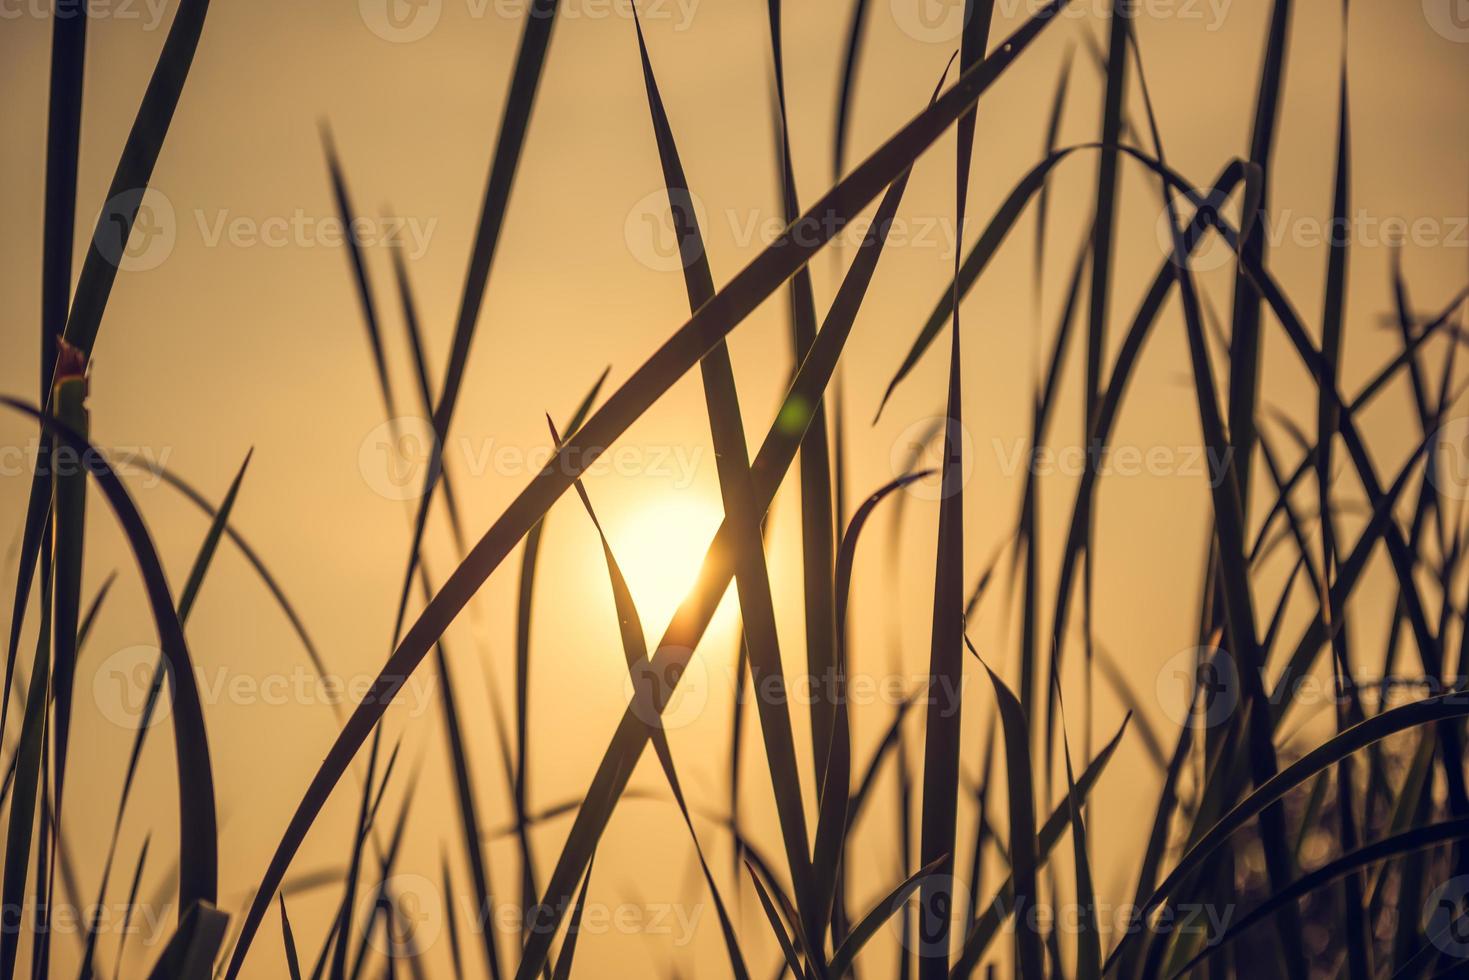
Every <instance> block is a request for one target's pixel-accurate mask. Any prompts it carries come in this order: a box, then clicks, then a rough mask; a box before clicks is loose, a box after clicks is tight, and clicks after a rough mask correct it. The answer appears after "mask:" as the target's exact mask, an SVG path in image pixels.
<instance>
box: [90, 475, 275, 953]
mask: <svg viewBox="0 0 1469 980" xmlns="http://www.w3.org/2000/svg"><path fill="white" fill-rule="evenodd" d="M251 455H253V450H252V451H251V452H247V453H246V454H245V461H244V462H243V463H241V464H240V468H239V470H238V471H237V472H236V473H235V477H234V479H233V480H232V481H231V482H230V486H229V489H228V490H227V491H226V492H225V495H224V500H223V501H222V502H221V503H220V506H219V510H217V511H216V512H215V513H214V517H213V520H211V521H210V524H209V530H208V531H207V532H205V535H204V541H203V543H202V544H201V545H200V547H199V552H198V554H196V555H195V556H194V564H193V565H192V566H191V567H190V568H189V578H188V580H187V581H186V582H185V583H184V588H183V591H182V592H180V593H179V604H178V616H179V624H180V625H181V626H182V625H183V624H185V623H187V622H188V619H189V613H190V612H191V611H192V610H193V608H194V600H195V599H196V598H197V597H198V595H199V590H200V588H202V587H203V585H204V576H205V573H206V572H208V570H209V566H210V564H211V562H212V561H213V559H214V554H215V552H216V551H217V550H218V548H219V541H220V537H221V535H222V533H223V531H224V529H225V527H227V526H228V524H229V519H230V514H231V513H232V512H233V511H234V507H235V500H236V498H237V497H238V496H239V493H240V484H241V483H242V482H244V479H245V470H246V468H247V467H249V465H250V457H251ZM99 601H100V597H99ZM164 663H165V662H164V661H163V660H162V659H160V660H159V661H158V662H157V664H155V665H154V669H153V678H152V680H151V681H150V682H149V685H148V695H147V700H146V701H145V702H144V704H143V712H142V714H141V715H139V717H138V726H137V732H136V734H134V736H133V747H132V751H131V752H130V753H129V755H128V764H127V769H126V771H125V772H124V775H123V780H122V789H121V790H120V791H119V793H118V799H117V815H116V816H115V817H114V818H113V821H112V839H111V841H110V843H109V844H108V846H107V857H106V859H105V860H104V862H103V864H102V881H101V883H100V884H99V885H98V886H97V904H96V906H95V907H94V909H93V913H92V915H91V916H90V917H89V920H88V924H87V929H86V952H85V953H84V955H83V957H82V970H81V973H82V976H83V977H89V976H91V967H92V962H93V958H94V955H95V953H96V945H97V917H98V915H100V913H101V912H102V910H103V909H104V908H105V907H106V906H105V905H104V904H103V903H104V902H105V901H106V897H107V885H108V882H109V881H110V880H111V878H112V863H113V860H114V858H115V857H116V855H117V843H118V838H119V837H120V836H121V834H122V820H123V815H124V814H125V813H126V812H127V805H128V801H129V800H130V799H131V798H132V791H133V779H134V777H136V776H137V772H138V763H139V761H140V760H141V759H142V756H143V742H144V740H145V739H146V738H147V735H148V732H149V731H150V730H152V727H153V724H152V719H153V715H154V712H155V711H156V709H157V705H158V698H159V696H160V694H161V693H162V690H163V683H164V674H165V670H164Z"/></svg>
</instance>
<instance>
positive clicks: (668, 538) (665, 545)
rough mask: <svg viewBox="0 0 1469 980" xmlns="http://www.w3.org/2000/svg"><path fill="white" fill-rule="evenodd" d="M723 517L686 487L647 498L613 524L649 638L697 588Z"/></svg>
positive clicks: (616, 547) (715, 505) (619, 556)
mask: <svg viewBox="0 0 1469 980" xmlns="http://www.w3.org/2000/svg"><path fill="white" fill-rule="evenodd" d="M723 518H724V511H723V510H721V509H720V507H719V505H718V503H717V502H715V501H712V500H709V499H707V498H706V497H703V496H701V495H698V494H694V493H687V492H685V493H679V494H674V495H668V496H664V497H661V498H655V499H652V500H648V501H645V502H643V503H641V504H639V505H638V507H637V508H636V509H635V510H633V511H631V512H630V513H629V514H628V516H627V517H626V518H625V519H624V520H623V521H621V522H620V523H619V525H618V526H617V527H615V528H610V529H609V534H610V535H611V539H612V547H613V549H614V551H615V553H616V555H617V561H618V564H619V565H621V566H622V573H623V575H625V576H626V577H627V583H628V588H630V589H631V590H632V594H633V600H634V601H635V602H636V603H637V606H638V616H639V617H640V618H641V619H642V621H643V630H644V631H645V632H646V633H648V634H650V642H656V640H657V637H658V636H659V635H661V633H662V632H663V627H665V626H666V625H667V624H668V621H669V620H670V619H672V618H673V614H674V612H675V610H677V609H678V605H679V603H680V602H682V601H683V598H684V596H685V595H686V594H687V593H688V591H689V589H691V588H692V587H693V585H694V579H695V577H696V576H697V575H698V574H699V566H700V564H701V563H702V562H703V560H704V554H705V553H706V552H707V551H708V550H709V543H710V542H711V541H713V540H714V535H715V533H716V532H717V531H718V530H719V522H720V521H721V520H723Z"/></svg>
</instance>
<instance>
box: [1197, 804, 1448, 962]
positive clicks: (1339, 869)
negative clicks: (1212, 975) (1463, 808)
mask: <svg viewBox="0 0 1469 980" xmlns="http://www.w3.org/2000/svg"><path fill="white" fill-rule="evenodd" d="M1466 837H1469V819H1466V818H1463V817H1460V818H1459V819H1457V820H1447V821H1444V822H1443V823H1436V824H1431V825H1429V826H1426V827H1415V828H1413V829H1412V830H1410V831H1406V832H1404V833H1401V834H1394V835H1393V836H1391V837H1388V838H1385V839H1383V840H1377V841H1373V842H1372V843H1370V844H1366V845H1363V846H1361V847H1358V848H1355V849H1353V850H1352V851H1350V852H1348V853H1347V854H1346V855H1344V856H1342V857H1339V858H1336V859H1335V860H1333V861H1330V862H1328V863H1327V864H1324V865H1322V866H1321V867H1320V868H1317V869H1316V870H1315V871H1312V872H1310V873H1309V874H1304V875H1302V876H1301V877H1300V878H1298V879H1296V880H1295V881H1293V882H1291V884H1290V886H1289V887H1288V888H1286V889H1285V890H1283V891H1280V892H1276V893H1275V894H1273V895H1271V896H1270V897H1269V898H1267V899H1266V900H1265V901H1263V902H1261V903H1260V904H1259V905H1257V906H1255V907H1254V908H1253V909H1251V910H1250V911H1249V913H1248V914H1247V915H1245V916H1244V918H1242V919H1239V920H1238V921H1236V922H1234V923H1232V924H1231V925H1230V926H1229V928H1228V929H1227V930H1226V931H1225V932H1224V933H1223V934H1222V935H1218V936H1215V937H1213V938H1211V939H1210V940H1209V941H1208V946H1207V948H1206V949H1205V950H1204V951H1203V952H1201V953H1199V954H1198V955H1197V956H1195V957H1194V958H1193V959H1191V960H1189V961H1188V962H1187V963H1186V964H1184V966H1183V968H1182V969H1180V970H1178V971H1177V972H1175V973H1174V974H1172V976H1173V977H1178V976H1182V975H1183V974H1185V973H1187V972H1188V971H1189V970H1191V969H1192V968H1194V967H1195V966H1197V965H1198V964H1200V963H1202V962H1204V961H1205V960H1206V959H1208V958H1209V957H1211V956H1213V955H1215V954H1216V953H1218V952H1219V950H1220V949H1222V948H1223V947H1224V946H1225V945H1226V944H1227V943H1229V942H1231V941H1233V940H1234V939H1235V938H1237V937H1238V936H1239V935H1240V934H1241V933H1243V932H1244V931H1245V930H1247V929H1249V928H1250V927H1251V926H1253V925H1255V924H1256V923H1258V922H1262V921H1264V920H1265V919H1267V918H1269V917H1270V916H1271V915H1272V914H1273V913H1274V912H1275V911H1276V910H1277V909H1279V908H1281V907H1283V906H1284V905H1285V904H1286V903H1288V902H1294V901H1297V900H1299V899H1301V898H1303V897H1305V896H1306V895H1309V894H1311V893H1312V892H1314V891H1316V890H1318V889H1320V888H1324V887H1325V886H1327V885H1330V884H1332V883H1334V882H1337V881H1340V880H1342V879H1344V878H1348V877H1350V876H1351V875H1354V874H1358V873H1359V872H1361V871H1362V869H1364V868H1367V867H1370V866H1371V865H1373V864H1376V863H1378V862H1379V861H1386V860H1389V859H1391V858H1395V857H1399V856H1401V855H1404V854H1410V853H1413V852H1416V851H1421V850H1423V849H1424V848H1428V847H1433V846H1435V845H1437V844H1444V843H1450V842H1452V843H1458V842H1459V841H1461V840H1464V839H1465V838H1466ZM1350 959H1351V954H1350V953H1349V954H1348V964H1349V965H1350Z"/></svg>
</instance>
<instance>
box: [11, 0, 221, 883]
mask: <svg viewBox="0 0 1469 980" xmlns="http://www.w3.org/2000/svg"><path fill="white" fill-rule="evenodd" d="M177 16H182V11H180V13H179V14H178V15H177ZM175 25H177V20H175ZM0 405H4V406H6V407H7V408H10V409H12V410H14V411H16V412H18V413H20V414H22V415H27V416H29V417H31V418H32V419H34V420H35V421H37V422H39V423H40V424H41V425H42V427H43V428H44V429H45V430H46V432H47V433H48V434H50V435H52V436H54V437H56V438H57V439H58V440H60V441H61V442H63V443H65V444H66V445H67V446H69V447H71V449H72V450H73V451H75V452H77V453H78V454H79V456H81V458H82V459H83V460H84V461H85V465H86V468H87V471H88V472H89V473H90V474H91V475H92V477H93V478H94V479H95V480H96V481H97V486H98V488H99V489H100V490H101V491H102V494H103V496H104V497H105V498H106V500H107V503H108V506H109V507H110V508H111V509H112V511H113V514H114V516H115V517H116V520H117V523H118V524H119V526H120V527H121V530H122V532H123V534H124V536H125V537H126V538H127V541H128V547H129V549H130V550H131V551H132V553H133V558H134V561H135V563H136V564H137V566H138V571H139V573H140V575H141V576H142V579H143V584H144V586H145V589H146V592H147V594H148V605H149V608H150V611H151V612H152V615H153V621H154V625H155V626H156V627H157V630H158V638H159V645H160V646H161V647H162V649H163V655H164V657H165V658H166V659H167V661H168V665H169V672H170V677H171V678H172V681H173V713H172V716H171V717H172V721H173V730H174V747H175V755H176V759H177V764H178V779H179V793H178V799H179V898H180V903H181V905H182V906H183V907H185V908H192V907H193V906H194V904H195V903H197V902H205V903H210V904H212V903H213V901H214V897H215V895H216V892H217V887H218V886H217V882H218V857H217V841H216V834H215V815H214V778H213V774H212V772H211V767H210V761H209V744H208V740H207V737H206V734H205V729H204V714H203V709H202V706H201V704H200V701H199V690H198V687H197V685H196V683H195V678H194V669H193V664H192V661H191V659H190V657H189V649H188V645H187V642H186V641H185V639H184V633H183V628H182V627H181V626H180V625H179V620H178V616H177V615H176V614H175V612H174V606H173V601H172V598H171V597H170V594H169V589H168V581H167V579H166V578H165V577H164V574H163V566H162V563H161V562H160V561H159V559H158V552H157V550H156V549H155V548H154V546H153V540H152V537H151V536H150V535H149V533H148V529H147V526H146V525H145V524H144V523H143V518H142V516H141V515H140V514H139V513H138V510H137V508H136V507H135V506H134V505H133V502H132V498H131V497H130V496H129V495H128V492H127V489H126V488H125V487H124V486H123V485H122V481H121V480H119V479H118V477H117V474H116V473H114V472H113V470H112V467H111V466H109V465H108V463H107V461H106V459H105V458H104V457H103V455H102V454H101V453H100V452H99V451H98V450H97V449H96V447H94V446H92V445H91V443H89V442H88V441H87V440H86V439H85V438H83V437H81V436H80V435H78V434H77V433H75V432H74V431H72V430H71V429H69V428H67V427H65V426H63V425H61V424H60V423H58V422H57V421H55V420H54V419H52V418H51V417H50V416H47V415H45V414H44V413H42V412H40V411H38V410H37V409H36V408H34V407H33V406H30V405H27V404H26V403H25V402H22V401H20V400H18V399H14V398H10V397H8V396H0Z"/></svg>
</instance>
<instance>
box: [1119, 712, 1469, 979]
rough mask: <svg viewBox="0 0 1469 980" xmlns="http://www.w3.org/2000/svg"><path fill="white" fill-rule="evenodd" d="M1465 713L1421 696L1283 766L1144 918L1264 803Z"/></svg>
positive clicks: (1184, 862)
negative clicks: (1385, 743)
mask: <svg viewBox="0 0 1469 980" xmlns="http://www.w3.org/2000/svg"><path fill="white" fill-rule="evenodd" d="M1466 715H1469V697H1466V695H1465V694H1464V693H1463V692H1462V691H1452V692H1449V693H1447V694H1441V695H1439V696H1437V697H1433V698H1425V699H1423V700H1421V701H1414V702H1412V703H1409V704H1404V705H1400V706H1398V707H1396V708H1389V709H1388V710H1386V711H1384V712H1382V713H1380V714H1377V715H1374V716H1372V717H1371V718H1368V719H1366V720H1364V721H1361V722H1358V723H1357V724H1356V725H1353V726H1352V727H1351V728H1348V729H1347V730H1346V731H1344V732H1341V733H1339V734H1337V735H1335V736H1333V737H1332V738H1330V739H1328V740H1327V741H1325V742H1323V743H1322V744H1321V745H1318V746H1317V747H1316V748H1314V749H1312V750H1311V751H1310V752H1308V753H1306V754H1305V755H1303V756H1302V757H1301V758H1300V759H1297V760H1296V761H1295V762H1293V763H1291V764H1290V765H1289V766H1287V767H1286V768H1284V769H1282V770H1281V771H1280V772H1279V773H1278V774H1276V775H1275V777H1274V778H1272V779H1271V780H1270V781H1269V782H1267V783H1265V784H1264V785H1262V786H1259V787H1257V788H1256V789H1255V790H1254V791H1253V792H1252V793H1250V795H1248V796H1247V797H1245V798H1244V799H1243V800H1241V801H1240V802H1239V803H1237V804H1235V806H1234V807H1233V808H1232V809H1231V810H1230V811H1229V812H1228V813H1226V814H1225V815H1224V816H1223V817H1221V818H1220V819H1219V820H1218V822H1216V823H1215V824H1214V825H1213V826H1212V827H1210V828H1209V829H1208V830H1207V831H1205V832H1204V833H1203V834H1202V835H1200V836H1199V838H1198V840H1197V841H1195V843H1194V844H1193V846H1192V847H1190V848H1189V849H1188V851H1187V852H1186V853H1185V854H1184V855H1183V857H1181V858H1180V859H1179V861H1178V864H1177V865H1175V866H1174V868H1173V870H1172V871H1170V872H1169V873H1168V875H1167V877H1165V878H1164V879H1163V881H1162V882H1161V883H1160V884H1159V885H1158V887H1157V888H1155V889H1154V890H1153V893H1152V894H1151V895H1150V896H1149V897H1148V899H1147V901H1146V902H1143V903H1141V904H1140V905H1139V906H1138V910H1139V913H1140V915H1141V916H1142V917H1143V918H1145V919H1146V918H1147V917H1149V916H1151V914H1152V913H1153V911H1154V910H1156V909H1157V908H1158V907H1159V906H1160V905H1161V904H1162V903H1163V902H1165V901H1167V899H1168V897H1169V896H1170V895H1171V894H1172V893H1173V891H1174V889H1175V888H1177V887H1178V885H1179V884H1180V883H1181V882H1182V881H1183V880H1184V879H1186V878H1187V877H1188V875H1189V874H1191V873H1192V872H1193V871H1194V870H1196V869H1197V868H1198V867H1199V866H1200V864H1201V863H1202V862H1203V861H1204V860H1205V859H1206V858H1208V857H1209V856H1210V854H1212V853H1213V852H1214V851H1215V850H1216V849H1217V848H1218V847H1219V846H1220V845H1221V844H1222V843H1223V842H1224V841H1225V840H1226V839H1227V838H1228V837H1229V836H1230V835H1231V834H1233V833H1234V832H1235V831H1236V830H1238V829H1239V828H1240V827H1242V826H1244V825H1245V824H1246V823H1247V822H1249V821H1250V820H1251V819H1253V818H1254V817H1256V816H1258V815H1259V814H1260V813H1261V812H1262V811H1263V810H1265V808H1266V807H1268V806H1270V805H1271V804H1273V803H1275V802H1276V801H1278V800H1280V799H1281V798H1282V797H1283V796H1284V795H1285V794H1286V793H1287V792H1289V791H1290V790H1292V789H1294V788H1295V787H1296V786H1299V785H1301V784H1302V783H1303V782H1305V781H1306V780H1308V779H1310V778H1311V777H1313V776H1315V775H1316V774H1317V773H1319V772H1321V771H1323V770H1325V769H1327V768H1329V767H1331V766H1333V765H1335V764H1336V763H1337V762H1339V761H1340V760H1341V759H1342V758H1344V757H1345V756H1347V755H1350V754H1352V753H1353V752H1356V751H1358V750H1359V749H1363V748H1365V747H1367V746H1368V745H1370V744H1372V743H1373V742H1377V741H1380V740H1381V739H1384V738H1386V737H1387V736H1389V735H1392V734H1395V733H1397V732H1402V731H1408V730H1409V729H1412V728H1416V727H1419V726H1421V725H1428V724H1436V723H1439V722H1443V721H1446V720H1449V719H1455V718H1462V717H1464V716H1466ZM1136 935H1137V934H1130V935H1128V936H1125V937H1124V938H1123V939H1122V940H1121V942H1119V943H1118V944H1117V947H1116V948H1115V949H1113V951H1112V953H1111V955H1110V956H1109V957H1108V960H1107V964H1106V965H1105V967H1104V969H1110V968H1111V965H1112V963H1113V962H1114V961H1115V960H1116V959H1117V958H1118V957H1119V956H1120V955H1122V953H1123V952H1124V951H1125V950H1126V949H1127V948H1128V947H1129V945H1130V944H1131V943H1133V942H1134V941H1135V936H1136Z"/></svg>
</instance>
